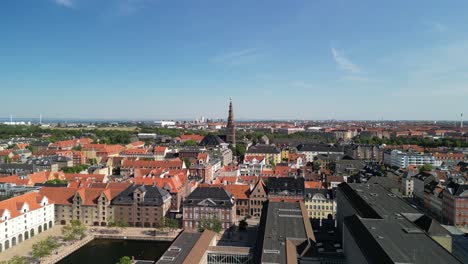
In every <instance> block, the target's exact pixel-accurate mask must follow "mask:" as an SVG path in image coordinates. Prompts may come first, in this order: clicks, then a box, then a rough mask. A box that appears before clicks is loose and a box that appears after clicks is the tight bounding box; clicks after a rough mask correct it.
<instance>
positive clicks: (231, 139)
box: [226, 98, 236, 145]
mask: <svg viewBox="0 0 468 264" xmlns="http://www.w3.org/2000/svg"><path fill="white" fill-rule="evenodd" d="M226 141H227V143H230V144H232V145H236V127H235V124H234V110H233V107H232V98H229V115H228V120H227V125H226Z"/></svg>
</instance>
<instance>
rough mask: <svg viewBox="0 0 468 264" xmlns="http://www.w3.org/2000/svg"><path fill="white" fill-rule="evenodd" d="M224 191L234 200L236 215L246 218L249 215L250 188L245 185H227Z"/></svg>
mask: <svg viewBox="0 0 468 264" xmlns="http://www.w3.org/2000/svg"><path fill="white" fill-rule="evenodd" d="M224 189H226V191H228V192H229V193H230V194H232V195H233V196H234V198H235V199H236V215H238V216H246V215H249V214H250V199H249V196H250V186H249V185H247V184H229V185H226V186H224Z"/></svg>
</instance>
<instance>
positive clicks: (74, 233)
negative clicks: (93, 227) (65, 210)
mask: <svg viewBox="0 0 468 264" xmlns="http://www.w3.org/2000/svg"><path fill="white" fill-rule="evenodd" d="M62 235H63V239H64V240H65V241H72V240H76V239H83V238H84V237H85V236H86V226H84V225H83V224H82V223H81V222H80V220H71V221H70V223H69V224H68V225H66V226H63V227H62Z"/></svg>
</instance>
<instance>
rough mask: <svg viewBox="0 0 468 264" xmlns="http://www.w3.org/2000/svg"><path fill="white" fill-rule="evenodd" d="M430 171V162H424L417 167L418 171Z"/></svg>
mask: <svg viewBox="0 0 468 264" xmlns="http://www.w3.org/2000/svg"><path fill="white" fill-rule="evenodd" d="M430 171H432V164H424V165H422V166H421V167H420V168H419V172H430Z"/></svg>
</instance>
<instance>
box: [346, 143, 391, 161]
mask: <svg viewBox="0 0 468 264" xmlns="http://www.w3.org/2000/svg"><path fill="white" fill-rule="evenodd" d="M345 154H346V155H348V156H350V157H352V158H353V159H357V160H369V161H382V158H383V156H382V155H383V150H382V149H380V148H379V147H378V146H376V145H360V144H351V145H348V146H346V147H345Z"/></svg>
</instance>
